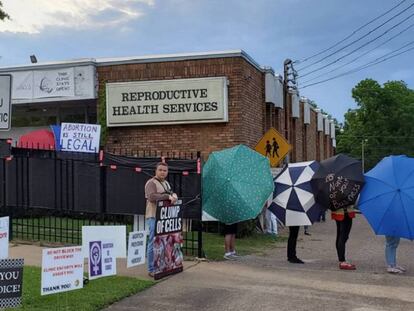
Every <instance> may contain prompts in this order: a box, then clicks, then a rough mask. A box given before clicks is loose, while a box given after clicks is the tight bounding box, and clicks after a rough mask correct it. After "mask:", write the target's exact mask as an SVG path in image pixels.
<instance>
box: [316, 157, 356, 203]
mask: <svg viewBox="0 0 414 311" xmlns="http://www.w3.org/2000/svg"><path fill="white" fill-rule="evenodd" d="M311 185H312V189H313V191H314V194H315V199H316V202H318V203H319V204H320V205H322V207H324V208H326V209H328V208H329V209H330V210H332V211H335V210H338V209H340V208H344V207H346V206H349V205H352V204H354V203H355V201H356V200H357V198H358V195H359V192H360V191H361V189H362V186H363V185H364V175H363V173H362V164H361V161H358V160H356V159H353V158H351V157H348V156H346V155H344V154H338V155H336V156H334V157H331V158H329V159H326V160H323V161H321V162H320V167H319V169H318V170H317V171H316V173H315V174H314V175H313V177H312V180H311Z"/></svg>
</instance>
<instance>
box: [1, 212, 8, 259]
mask: <svg viewBox="0 0 414 311" xmlns="http://www.w3.org/2000/svg"><path fill="white" fill-rule="evenodd" d="M7 257H9V217H1V218H0V259H4V258H7Z"/></svg>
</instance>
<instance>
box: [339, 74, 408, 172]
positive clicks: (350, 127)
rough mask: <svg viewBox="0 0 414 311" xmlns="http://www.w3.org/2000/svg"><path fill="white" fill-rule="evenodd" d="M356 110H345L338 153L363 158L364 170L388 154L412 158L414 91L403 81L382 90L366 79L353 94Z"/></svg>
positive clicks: (381, 87)
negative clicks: (404, 155)
mask: <svg viewBox="0 0 414 311" xmlns="http://www.w3.org/2000/svg"><path fill="white" fill-rule="evenodd" d="M352 97H353V98H354V99H355V101H356V102H357V105H358V108H357V109H353V110H348V112H347V113H346V114H345V122H344V125H343V127H342V128H341V130H340V131H338V134H337V141H338V143H337V151H338V152H343V153H347V154H349V155H351V156H353V157H355V158H359V159H362V158H364V162H365V168H366V169H369V168H372V167H373V166H375V164H377V163H378V161H380V160H381V159H382V158H383V157H385V156H388V155H391V154H406V155H409V156H410V155H411V156H413V155H414V91H413V90H411V89H409V88H408V87H407V85H406V84H405V83H404V82H403V81H389V82H387V83H384V85H383V86H381V85H380V84H379V83H378V82H377V81H374V80H372V79H366V80H363V81H361V82H359V83H358V84H357V85H356V86H355V87H354V89H353V90H352Z"/></svg>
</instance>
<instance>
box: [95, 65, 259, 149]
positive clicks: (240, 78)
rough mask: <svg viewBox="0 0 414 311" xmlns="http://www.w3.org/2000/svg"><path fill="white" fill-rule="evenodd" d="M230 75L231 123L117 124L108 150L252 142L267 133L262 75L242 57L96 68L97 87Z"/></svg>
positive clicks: (214, 146)
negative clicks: (106, 84)
mask: <svg viewBox="0 0 414 311" xmlns="http://www.w3.org/2000/svg"><path fill="white" fill-rule="evenodd" d="M219 76H226V77H227V78H228V81H229V85H228V94H229V106H228V113H229V122H228V123H208V124H205V123H204V124H185V125H168V126H131V127H113V128H109V130H108V141H107V145H106V148H107V149H108V150H111V149H115V148H119V147H122V148H124V150H125V152H129V150H131V151H133V150H158V151H170V152H177V153H178V152H180V151H183V150H185V151H187V152H197V151H201V152H202V154H203V155H204V156H206V155H208V154H209V153H210V152H212V151H215V150H220V149H223V148H226V147H231V146H233V145H235V144H246V145H248V146H250V147H254V146H255V144H256V143H257V141H258V140H259V139H260V137H261V136H262V134H263V130H264V129H263V123H264V113H263V111H264V109H265V104H264V76H263V74H262V72H260V71H259V70H257V69H256V68H255V67H253V66H252V65H251V64H250V63H248V62H247V61H245V60H244V59H243V58H241V57H234V58H217V59H204V60H189V61H172V62H159V63H147V64H129V65H114V66H103V67H98V77H99V87H100V88H104V87H105V83H106V82H127V81H147V80H169V79H185V78H203V77H219Z"/></svg>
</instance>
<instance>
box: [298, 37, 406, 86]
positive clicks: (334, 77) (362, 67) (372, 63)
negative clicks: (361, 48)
mask: <svg viewBox="0 0 414 311" xmlns="http://www.w3.org/2000/svg"><path fill="white" fill-rule="evenodd" d="M413 43H414V41H412V42H410V43H409V45H411V44H413ZM404 47H405V46H404ZM398 50H401V48H400V49H398ZM411 50H414V47H412V48H410V49H407V50H405V51H402V52H400V53H398V54H395V55H392V56H390V57H387V58H384V59H382V60H379V61H376V62H375V61H373V62H370V63H368V64H366V65H363V66H360V67H357V68H355V69H353V70H350V71H347V72H344V73H342V74H339V75H336V76H333V77H331V78H329V79H325V80H322V81H318V82H315V83H311V84H307V85H305V86H303V87H301V88H300V89H304V88H307V87H310V86H313V85H317V84H321V83H324V82H328V81H331V80H334V79H337V78H340V77H343V76H346V75H348V74H351V73H355V72H358V71H360V70H363V69H366V68H368V67H371V66H374V65H377V64H380V63H383V62H385V61H387V60H389V59H391V58H394V57H397V56H399V55H401V54H404V53H407V52H409V51H411ZM396 51H397V50H395V51H392V52H390V53H387V54H385V55H388V54H391V53H395V52H396ZM385 55H383V56H382V57H384V56H385ZM382 57H379V58H378V59H381V58H382Z"/></svg>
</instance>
